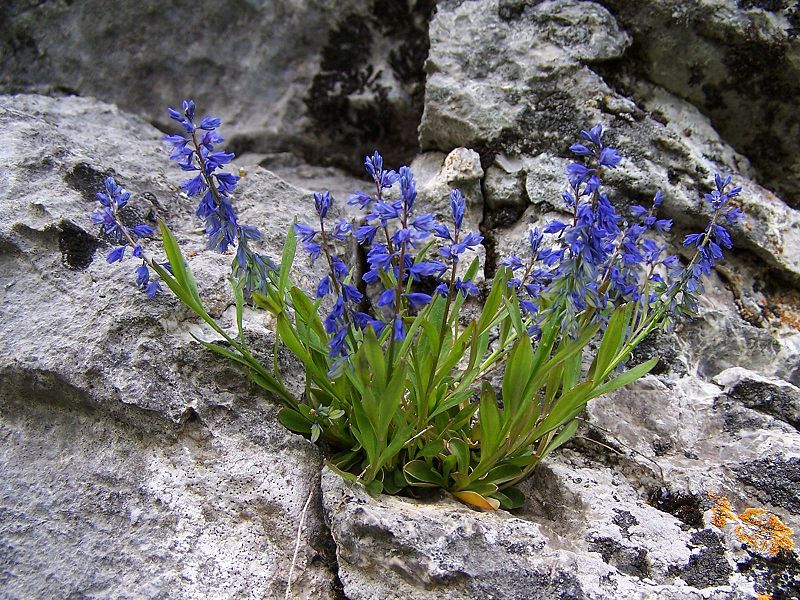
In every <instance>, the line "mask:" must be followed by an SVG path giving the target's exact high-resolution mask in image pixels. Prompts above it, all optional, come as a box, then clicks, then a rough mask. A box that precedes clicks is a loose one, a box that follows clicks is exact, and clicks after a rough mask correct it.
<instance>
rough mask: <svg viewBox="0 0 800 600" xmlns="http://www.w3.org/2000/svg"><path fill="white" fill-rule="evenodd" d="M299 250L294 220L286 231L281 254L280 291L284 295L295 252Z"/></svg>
mask: <svg viewBox="0 0 800 600" xmlns="http://www.w3.org/2000/svg"><path fill="white" fill-rule="evenodd" d="M296 250H297V235H296V233H295V231H294V221H293V222H292V223H291V224H290V225H289V231H287V232H286V241H285V242H284V243H283V254H281V265H280V271H279V274H278V293H279V294H280V295H281V297H283V295H284V293H285V292H286V290H287V289H288V285H289V272H290V271H291V268H292V263H294V254H295V251H296Z"/></svg>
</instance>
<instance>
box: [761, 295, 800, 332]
mask: <svg viewBox="0 0 800 600" xmlns="http://www.w3.org/2000/svg"><path fill="white" fill-rule="evenodd" d="M760 304H761V308H762V309H763V311H764V314H765V315H766V316H767V317H768V318H770V319H771V320H773V321H777V322H779V323H781V324H782V325H786V326H788V327H791V328H793V329H797V330H800V293H798V292H796V291H794V290H792V291H790V292H782V293H780V294H774V295H771V296H768V297H767V298H766V299H765V300H762V301H761V302H760Z"/></svg>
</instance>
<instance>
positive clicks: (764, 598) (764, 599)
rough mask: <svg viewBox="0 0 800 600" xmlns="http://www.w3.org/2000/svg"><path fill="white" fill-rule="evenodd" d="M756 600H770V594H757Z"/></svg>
mask: <svg viewBox="0 0 800 600" xmlns="http://www.w3.org/2000/svg"><path fill="white" fill-rule="evenodd" d="M756 600H772V594H759V595H758V597H756Z"/></svg>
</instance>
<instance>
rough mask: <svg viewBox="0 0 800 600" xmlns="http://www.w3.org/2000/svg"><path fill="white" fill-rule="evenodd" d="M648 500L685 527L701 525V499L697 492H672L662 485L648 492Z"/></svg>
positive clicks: (698, 526)
mask: <svg viewBox="0 0 800 600" xmlns="http://www.w3.org/2000/svg"><path fill="white" fill-rule="evenodd" d="M648 502H649V503H650V504H651V505H652V506H653V507H654V508H657V509H658V510H660V511H662V512H665V513H669V514H671V515H672V516H673V517H675V518H677V519H678V520H679V521H681V522H682V523H684V524H685V525H686V526H687V527H689V528H693V529H699V528H701V527H702V526H703V500H702V499H701V497H700V496H698V495H697V494H690V493H685V492H672V491H671V490H669V489H667V488H665V487H662V488H658V489H656V490H653V491H652V492H651V493H650V496H649V498H648Z"/></svg>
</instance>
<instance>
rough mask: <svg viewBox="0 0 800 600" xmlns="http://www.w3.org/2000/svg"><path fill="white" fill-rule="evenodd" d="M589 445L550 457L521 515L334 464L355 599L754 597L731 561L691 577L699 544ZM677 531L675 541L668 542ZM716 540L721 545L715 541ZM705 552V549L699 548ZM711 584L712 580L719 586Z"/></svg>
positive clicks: (330, 510)
mask: <svg viewBox="0 0 800 600" xmlns="http://www.w3.org/2000/svg"><path fill="white" fill-rule="evenodd" d="M581 460H582V459H580V458H579V457H577V456H571V455H570V456H562V457H560V458H558V459H556V460H555V462H553V463H552V464H551V463H549V462H548V464H547V465H543V466H542V467H541V468H540V469H539V470H538V471H537V472H536V474H535V475H534V477H533V478H532V480H531V484H530V485H528V486H527V489H526V492H528V493H530V494H531V498H532V499H531V500H530V501H529V502H528V503H527V504H526V506H525V507H524V508H523V509H521V510H520V511H519V512H518V513H517V514H515V515H514V516H511V515H509V514H507V513H505V512H504V511H498V512H496V513H480V512H476V511H474V510H472V509H469V508H467V507H465V506H463V505H460V504H458V503H457V502H456V501H455V500H453V499H452V498H448V497H445V496H443V494H441V493H439V494H437V495H435V496H434V497H433V498H430V499H428V500H410V499H407V498H394V497H387V496H379V497H376V498H373V497H370V496H369V495H368V494H367V493H366V491H365V490H364V489H363V488H362V487H361V486H359V485H358V484H354V483H349V482H346V481H344V480H343V479H341V478H340V477H339V476H338V475H336V474H334V473H332V472H330V471H328V470H327V469H326V470H325V471H323V476H322V490H323V502H324V508H325V515H326V520H327V522H328V524H329V526H330V527H331V532H332V535H333V538H334V541H335V542H336V548H337V557H338V561H339V578H340V579H341V581H342V584H343V587H344V593H345V595H346V596H347V597H348V598H351V599H352V600H366V599H370V600H372V599H374V600H378V599H383V598H397V599H400V600H406V599H408V600H411V599H413V600H423V599H426V598H430V599H433V598H441V597H443V596H447V597H448V598H454V599H458V600H471V599H475V598H493V599H495V600H501V599H503V600H505V599H508V600H515V599H519V600H522V599H523V598H525V599H529V598H537V599H538V598H542V599H544V598H548V599H554V600H555V599H567V598H586V599H597V600H600V599H602V598H609V597H614V598H620V599H623V600H626V599H633V598H642V597H647V598H656V599H661V600H666V599H674V600H678V599H679V598H681V599H684V598H685V599H696V600H700V599H701V598H715V599H719V600H722V599H738V598H741V599H744V598H754V597H755V595H754V594H753V591H752V587H751V584H749V583H748V582H747V581H745V580H744V578H743V577H742V576H741V575H739V574H734V573H732V570H731V569H730V568H728V569H727V571H726V570H725V569H718V570H717V572H718V573H723V574H724V573H727V575H725V576H724V577H723V578H722V579H720V581H718V582H716V583H714V584H713V586H714V587H710V586H709V585H708V583H710V582H708V581H703V582H695V583H699V584H700V585H699V587H702V588H707V589H704V590H703V591H702V592H701V591H700V590H699V589H697V588H692V587H689V586H688V585H687V584H686V582H685V581H683V580H681V579H680V577H679V576H677V574H679V573H680V574H682V575H683V576H684V577H686V578H689V579H690V578H691V576H690V575H687V574H686V573H691V572H692V571H691V569H692V568H693V563H692V560H693V557H696V556H697V555H699V552H698V551H697V550H695V547H696V546H699V547H700V548H703V547H704V546H703V545H702V544H697V543H696V542H694V541H693V540H692V538H691V536H690V535H689V534H688V533H687V532H685V531H683V529H682V527H683V524H682V523H681V522H680V521H678V520H677V519H676V518H674V517H672V516H671V515H669V514H666V513H663V512H660V511H659V510H657V509H656V508H653V507H651V506H648V505H647V504H646V503H645V502H644V501H643V499H642V498H641V497H639V496H638V494H637V493H636V491H634V489H633V488H631V487H630V486H629V485H627V484H626V483H625V482H624V481H623V480H622V479H621V478H620V477H618V476H617V475H614V474H613V473H612V472H611V471H610V470H608V469H597V468H596V467H595V468H586V469H584V468H581ZM666 540H669V541H668V542H666ZM712 545H713V544H712ZM695 560H696V558H695ZM709 587H710V589H708V588H709Z"/></svg>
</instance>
